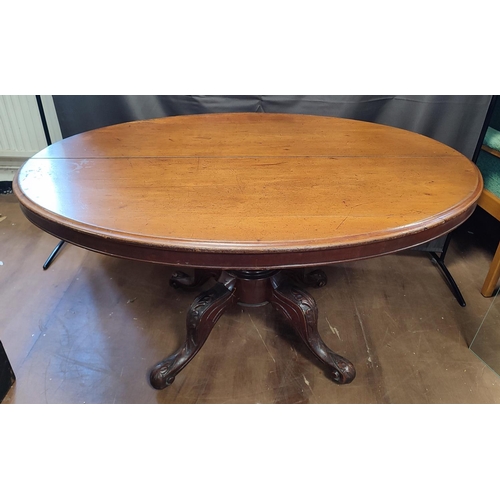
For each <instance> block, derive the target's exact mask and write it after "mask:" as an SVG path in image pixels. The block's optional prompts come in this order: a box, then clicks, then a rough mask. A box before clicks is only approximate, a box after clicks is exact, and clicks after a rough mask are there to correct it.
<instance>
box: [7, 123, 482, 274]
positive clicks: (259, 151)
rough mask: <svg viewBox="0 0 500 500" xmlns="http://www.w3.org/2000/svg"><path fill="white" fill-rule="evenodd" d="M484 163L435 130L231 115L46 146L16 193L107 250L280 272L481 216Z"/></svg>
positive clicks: (423, 237) (31, 212)
mask: <svg viewBox="0 0 500 500" xmlns="http://www.w3.org/2000/svg"><path fill="white" fill-rule="evenodd" d="M482 187H483V184H482V178H481V175H480V173H479V171H478V169H477V167H476V166H475V165H474V164H473V163H472V162H471V161H469V160H468V159H467V158H465V157H464V156H463V155H462V154H460V153H458V152H457V151H455V150H454V149H452V148H450V147H448V146H445V145H443V144H441V143H439V142H437V141H435V140H433V139H430V138H427V137H424V136H422V135H419V134H415V133H412V132H408V131H405V130H401V129H397V128H392V127H388V126H384V125H378V124H373V123H367V122H361V121H356V120H346V119H340V118H331V117H319V116H307V115H290V114H267V113H233V114H209V115H189V116H178V117H167V118H160V119H155V120H147V121H137V122H131V123H124V124H119V125H114V126H111V127H106V128H103V129H99V130H93V131H90V132H86V133H83V134H79V135H76V136H72V137H69V138H67V139H64V140H62V141H60V142H58V143H56V144H53V145H52V146H49V147H47V148H46V149H44V150H43V151H41V152H40V153H38V154H37V155H35V156H34V157H33V158H32V159H30V160H29V161H28V162H27V163H26V164H25V165H24V166H23V167H22V168H21V170H20V172H19V174H18V177H17V179H16V180H15V182H14V192H15V193H16V195H17V197H18V198H19V200H20V203H21V207H22V209H23V211H24V213H25V215H26V216H27V217H28V219H29V220H31V221H32V222H33V223H34V224H36V225H37V226H38V227H40V228H41V229H43V230H45V231H47V232H49V233H51V234H53V235H54V236H57V237H58V238H61V239H64V240H66V241H69V242H71V243H74V244H76V245H79V246H82V247H84V248H88V249H90V250H94V251H98V252H101V253H105V254H109V255H115V256H119V257H127V258H133V259H138V260H145V261H151V262H161V263H166V264H172V265H180V266H197V267H207V268H219V269H221V268H225V269H264V268H265V269H270V268H283V267H294V266H309V265H319V264H327V263H333V262H340V261H345V260H355V259H360V258H367V257H372V256H376V255H383V254H386V253H390V252H395V251H398V250H401V249H405V248H409V247H411V246H415V245H418V244H421V243H424V242H426V241H429V240H431V239H434V238H436V237H438V236H441V235H442V234H445V233H447V232H449V231H451V230H452V229H454V228H455V227H456V226H458V225H459V224H461V223H462V222H464V221H465V220H466V219H467V218H468V217H469V216H470V215H471V213H472V212H473V210H474V208H475V203H476V201H477V199H478V197H479V195H480V194H481V191H482Z"/></svg>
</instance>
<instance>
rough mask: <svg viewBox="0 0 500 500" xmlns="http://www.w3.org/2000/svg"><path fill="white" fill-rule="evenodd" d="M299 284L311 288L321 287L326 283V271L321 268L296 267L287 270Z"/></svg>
mask: <svg viewBox="0 0 500 500" xmlns="http://www.w3.org/2000/svg"><path fill="white" fill-rule="evenodd" d="M288 273H289V274H290V275H291V276H292V278H294V279H295V281H297V282H298V283H299V284H301V285H305V286H310V287H313V288H323V287H324V286H326V284H327V283H328V278H327V276H326V273H325V272H324V271H322V270H321V269H313V270H312V271H311V270H309V269H296V270H294V271H289V272H288Z"/></svg>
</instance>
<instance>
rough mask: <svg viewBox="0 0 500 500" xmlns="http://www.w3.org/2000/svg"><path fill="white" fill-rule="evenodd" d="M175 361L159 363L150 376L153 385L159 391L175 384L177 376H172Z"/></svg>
mask: <svg viewBox="0 0 500 500" xmlns="http://www.w3.org/2000/svg"><path fill="white" fill-rule="evenodd" d="M172 364H173V361H170V362H168V361H167V360H165V361H162V362H161V363H158V364H157V365H156V366H155V367H154V368H153V369H152V370H151V372H150V374H149V381H150V383H151V385H152V386H153V387H154V388H155V389H158V390H161V389H165V388H166V387H168V386H169V385H171V384H173V383H174V380H175V375H171V374H170V372H171V368H172Z"/></svg>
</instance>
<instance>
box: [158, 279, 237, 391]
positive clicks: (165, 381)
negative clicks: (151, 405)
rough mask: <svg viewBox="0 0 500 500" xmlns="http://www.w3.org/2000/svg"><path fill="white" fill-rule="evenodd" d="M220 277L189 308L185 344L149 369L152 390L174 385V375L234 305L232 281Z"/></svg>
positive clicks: (234, 296) (182, 367)
mask: <svg viewBox="0 0 500 500" xmlns="http://www.w3.org/2000/svg"><path fill="white" fill-rule="evenodd" d="M223 278H224V282H218V283H216V284H215V285H214V286H213V287H212V288H210V290H207V291H206V292H203V293H201V294H200V295H198V297H196V299H195V300H194V302H193V304H192V305H191V307H190V308H189V311H188V313H187V317H186V330H187V335H186V341H185V343H184V345H183V346H181V347H180V348H179V349H178V350H177V351H176V352H174V353H173V354H172V355H170V356H169V357H168V358H166V359H164V360H163V361H161V362H160V363H158V364H157V365H156V366H155V367H154V368H153V369H152V370H151V372H150V375H149V380H150V382H151V385H152V386H153V387H154V388H155V389H159V390H160V389H165V388H166V387H168V386H169V385H170V384H172V383H173V381H174V380H175V377H176V375H178V374H179V372H180V371H181V370H183V369H184V368H185V367H186V365H187V364H188V363H189V362H190V361H191V360H192V359H193V358H194V356H195V355H196V354H197V353H198V351H199V350H200V349H201V348H202V346H203V344H204V343H205V341H206V340H207V338H208V336H209V334H210V332H211V331H212V328H213V327H214V326H215V324H216V323H217V321H218V319H219V318H220V317H221V315H222V314H223V313H224V311H225V310H226V309H227V308H228V307H230V306H231V305H232V304H234V303H235V301H236V295H235V290H234V281H235V279H234V278H232V277H228V276H226V275H224V277H223Z"/></svg>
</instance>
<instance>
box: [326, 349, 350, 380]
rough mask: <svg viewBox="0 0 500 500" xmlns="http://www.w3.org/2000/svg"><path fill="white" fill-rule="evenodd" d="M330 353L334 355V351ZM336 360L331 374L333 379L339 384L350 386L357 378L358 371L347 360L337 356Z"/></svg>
mask: <svg viewBox="0 0 500 500" xmlns="http://www.w3.org/2000/svg"><path fill="white" fill-rule="evenodd" d="M330 353H332V354H334V353H333V352H332V351H330ZM335 358H336V359H335V360H334V361H333V362H332V365H333V366H334V369H333V371H332V372H331V373H330V375H331V377H332V379H333V381H334V382H336V383H337V384H342V385H344V384H350V383H351V382H352V381H353V380H354V379H355V377H356V369H355V368H354V365H353V364H352V363H351V362H350V361H348V360H347V359H345V358H342V357H341V356H339V355H338V354H335Z"/></svg>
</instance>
